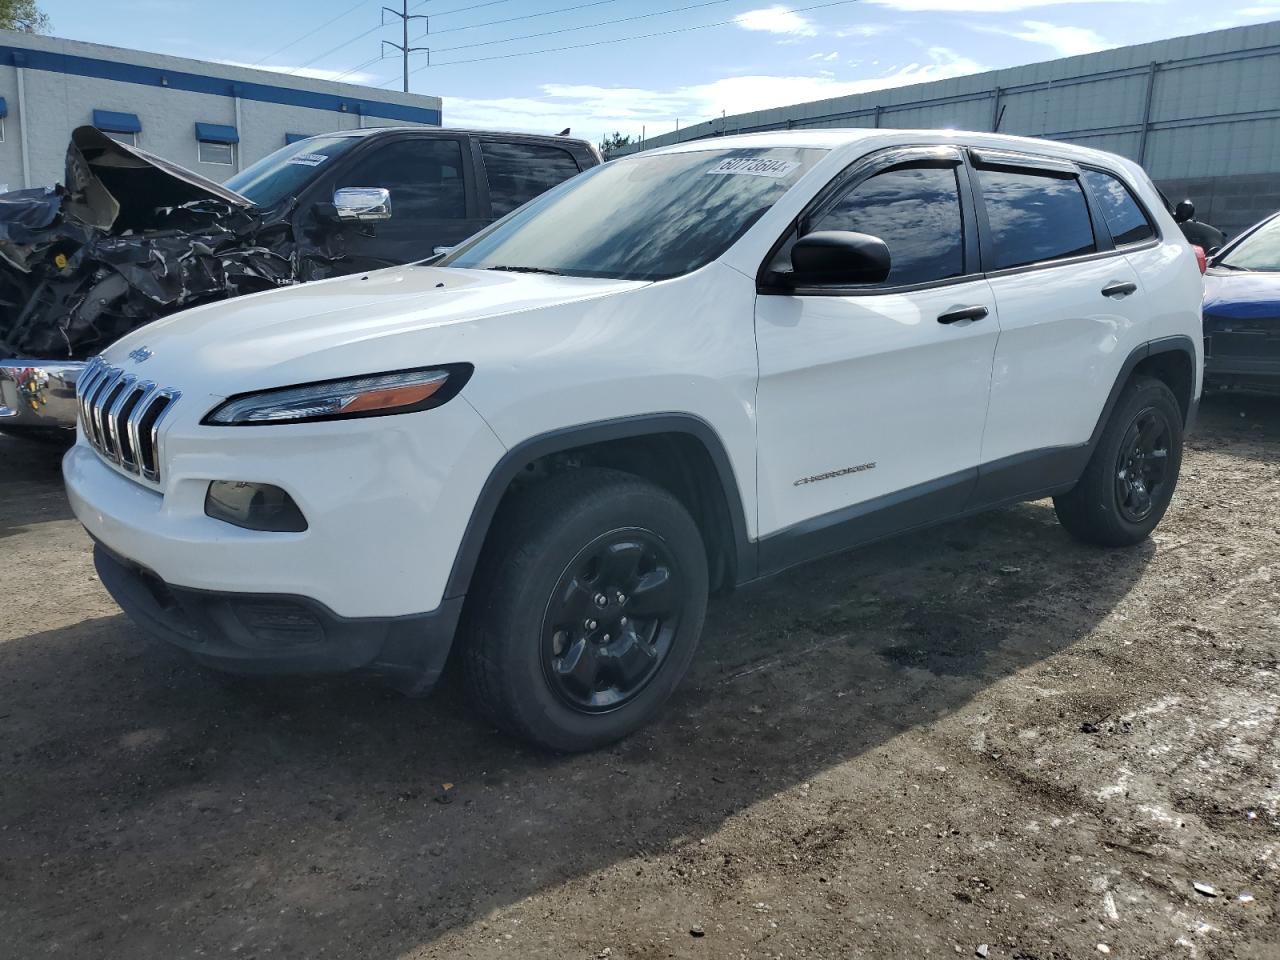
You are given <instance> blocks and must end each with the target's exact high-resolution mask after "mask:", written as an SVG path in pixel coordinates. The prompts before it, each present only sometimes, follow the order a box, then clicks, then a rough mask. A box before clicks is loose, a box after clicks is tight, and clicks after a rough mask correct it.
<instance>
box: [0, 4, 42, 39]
mask: <svg viewBox="0 0 1280 960" xmlns="http://www.w3.org/2000/svg"><path fill="white" fill-rule="evenodd" d="M0 29H3V30H17V31H18V32H19V33H45V32H47V31H48V29H49V18H48V17H47V16H45V13H44V11H43V10H41V9H40V8H39V7H38V6H36V0H0Z"/></svg>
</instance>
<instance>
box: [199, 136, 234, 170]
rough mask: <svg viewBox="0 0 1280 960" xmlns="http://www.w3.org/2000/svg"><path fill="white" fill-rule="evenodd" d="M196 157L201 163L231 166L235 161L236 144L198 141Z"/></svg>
mask: <svg viewBox="0 0 1280 960" xmlns="http://www.w3.org/2000/svg"><path fill="white" fill-rule="evenodd" d="M196 157H197V158H198V159H199V160H200V162H201V163H216V164H220V165H221V166H224V167H230V166H233V165H234V164H235V162H236V145H235V144H234V143H211V142H210V141H207V140H201V141H199V147H198V148H197V151H196Z"/></svg>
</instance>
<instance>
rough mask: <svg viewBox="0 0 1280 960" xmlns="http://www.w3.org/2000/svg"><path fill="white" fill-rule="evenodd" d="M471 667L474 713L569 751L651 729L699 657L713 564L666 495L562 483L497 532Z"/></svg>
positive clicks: (486, 562)
mask: <svg viewBox="0 0 1280 960" xmlns="http://www.w3.org/2000/svg"><path fill="white" fill-rule="evenodd" d="M494 530H495V540H494V541H493V542H492V543H490V544H488V545H487V546H486V550H485V556H484V559H483V561H482V564H481V569H480V570H479V571H478V574H477V590H476V593H475V595H474V607H473V610H472V611H471V614H470V616H469V631H468V632H469V636H468V638H467V646H466V648H465V654H464V661H463V664H464V667H463V669H464V676H465V683H466V687H467V692H468V695H469V698H470V700H471V702H472V703H473V704H474V705H475V707H476V708H477V709H479V710H480V712H481V713H483V714H484V715H485V716H486V717H487V718H488V719H490V720H491V721H492V722H493V723H494V724H495V725H497V726H498V727H499V728H501V729H502V730H504V731H506V732H508V733H510V734H513V735H515V736H518V737H521V738H523V739H526V740H530V741H532V742H533V743H536V744H538V745H540V746H543V747H546V748H548V749H551V750H556V751H560V752H565V753H569V752H576V751H581V750H590V749H593V748H595V747H599V746H602V745H604V744H607V743H611V742H612V741H614V740H618V739H620V738H622V737H624V736H626V735H627V734H629V733H632V732H633V731H635V730H636V729H638V728H639V727H641V726H642V725H643V724H645V723H646V722H648V721H649V720H650V719H651V718H652V717H653V716H654V715H655V714H656V713H657V712H658V710H659V709H660V708H661V707H662V705H663V704H664V703H665V702H666V700H667V698H668V697H669V696H670V695H671V693H672V691H673V690H674V689H675V687H676V685H677V684H678V683H679V682H680V680H681V678H682V677H683V676H684V674H685V672H686V671H687V670H688V667H689V663H690V661H691V660H692V659H693V654H694V651H695V650H696V649H697V645H698V638H699V635H700V634H701V632H702V623H703V619H704V617H705V614H706V604H707V557H706V549H705V547H704V545H703V542H702V536H701V534H700V533H699V531H698V527H697V525H696V524H695V523H694V521H693V518H692V517H690V516H689V513H688V511H687V510H685V508H684V507H683V506H682V505H681V503H680V502H679V501H678V500H677V499H676V498H675V497H674V496H672V495H671V494H670V493H668V492H667V491H666V490H663V489H662V488H660V487H657V486H655V485H653V484H651V483H648V482H646V481H644V480H641V479H639V478H637V477H634V476H632V475H630V474H626V473H621V472H619V471H615V470H603V469H595V468H589V469H579V470H572V471H568V472H566V473H562V474H558V475H555V476H553V477H551V478H550V479H548V480H546V481H544V482H543V483H541V484H539V485H538V486H536V487H533V488H532V489H531V490H529V491H527V492H525V493H523V494H520V495H517V497H516V498H514V500H513V502H512V503H510V504H509V505H507V506H505V507H504V508H503V510H502V511H501V512H500V514H499V516H498V517H496V518H495V520H494Z"/></svg>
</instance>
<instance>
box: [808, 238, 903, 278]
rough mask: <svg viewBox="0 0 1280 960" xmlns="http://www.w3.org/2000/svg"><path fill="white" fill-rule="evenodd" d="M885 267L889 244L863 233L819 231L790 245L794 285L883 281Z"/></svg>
mask: <svg viewBox="0 0 1280 960" xmlns="http://www.w3.org/2000/svg"><path fill="white" fill-rule="evenodd" d="M889 266H890V264H889V247H888V246H887V245H886V244H885V242H884V241H883V240H881V239H880V238H879V237H873V236H870V235H869V234H865V233H853V232H852V231H848V230H819V231H817V232H816V233H810V234H806V235H805V236H803V237H801V238H800V239H799V240H797V241H796V242H795V245H794V246H792V248H791V270H792V273H791V280H792V283H793V284H796V285H801V284H854V283H883V282H884V281H885V280H886V279H888V277H889Z"/></svg>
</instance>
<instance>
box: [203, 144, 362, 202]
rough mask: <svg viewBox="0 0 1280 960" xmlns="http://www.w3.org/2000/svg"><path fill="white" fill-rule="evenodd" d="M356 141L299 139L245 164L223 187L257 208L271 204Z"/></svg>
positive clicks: (295, 189) (291, 192)
mask: <svg viewBox="0 0 1280 960" xmlns="http://www.w3.org/2000/svg"><path fill="white" fill-rule="evenodd" d="M358 141H359V137H311V138H310V139H309V140H299V141H298V142H297V143H291V144H289V145H288V146H286V147H281V148H280V149H279V150H277V151H276V152H275V153H269V154H267V155H266V156H265V157H263V158H262V159H261V160H259V161H258V162H257V163H255V164H253V165H252V166H249V167H245V168H244V169H243V170H241V171H240V172H239V173H237V174H236V175H235V176H234V177H232V178H231V179H230V180H228V181H227V182H226V183H225V184H223V186H225V187H226V188H227V189H228V190H234V191H235V192H236V193H238V194H240V195H241V196H242V197H247V198H248V199H250V200H252V201H253V202H254V203H256V204H257V205H258V206H260V207H273V206H275V205H276V204H277V203H279V202H280V201H281V200H284V199H285V198H286V197H292V196H294V195H295V194H297V193H298V192H299V191H300V190H301V189H302V188H303V187H305V186H306V185H307V183H308V182H309V181H310V180H311V178H312V177H313V176H315V174H316V172H317V168H319V167H323V166H325V165H326V164H327V163H329V162H330V161H332V160H334V159H335V158H337V157H340V156H342V154H344V153H346V152H347V151H348V150H350V149H351V148H352V147H353V146H355V145H356V143H357V142H358Z"/></svg>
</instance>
